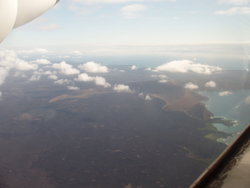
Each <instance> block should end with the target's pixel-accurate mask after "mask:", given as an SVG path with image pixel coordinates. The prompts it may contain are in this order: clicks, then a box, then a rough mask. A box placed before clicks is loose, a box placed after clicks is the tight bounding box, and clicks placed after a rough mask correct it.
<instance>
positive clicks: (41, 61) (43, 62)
mask: <svg viewBox="0 0 250 188" xmlns="http://www.w3.org/2000/svg"><path fill="white" fill-rule="evenodd" d="M32 63H36V64H39V65H49V64H51V62H50V61H49V60H47V59H37V60H35V61H32Z"/></svg>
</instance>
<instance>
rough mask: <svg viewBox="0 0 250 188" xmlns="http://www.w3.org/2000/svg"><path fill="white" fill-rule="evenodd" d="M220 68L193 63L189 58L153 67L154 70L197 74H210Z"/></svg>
mask: <svg viewBox="0 0 250 188" xmlns="http://www.w3.org/2000/svg"><path fill="white" fill-rule="evenodd" d="M221 70H222V69H221V68H220V67H217V66H210V65H205V64H200V63H195V62H193V61H190V60H180V61H171V62H169V63H166V64H163V65H160V66H158V67H156V68H155V69H154V71H156V72H175V73H188V72H194V73H198V74H207V75H209V74H212V73H213V72H216V71H221Z"/></svg>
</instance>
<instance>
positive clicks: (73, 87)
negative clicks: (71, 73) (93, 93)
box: [67, 86, 80, 91]
mask: <svg viewBox="0 0 250 188" xmlns="http://www.w3.org/2000/svg"><path fill="white" fill-rule="evenodd" d="M67 88H68V90H72V91H77V90H79V89H80V88H79V87H76V86H68V87H67Z"/></svg>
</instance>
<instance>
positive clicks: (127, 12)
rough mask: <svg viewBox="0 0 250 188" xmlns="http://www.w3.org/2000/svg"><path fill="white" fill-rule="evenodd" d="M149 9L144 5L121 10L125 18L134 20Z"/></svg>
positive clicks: (126, 7)
mask: <svg viewBox="0 0 250 188" xmlns="http://www.w3.org/2000/svg"><path fill="white" fill-rule="evenodd" d="M146 9H147V7H146V6H145V5H143V4H132V5H127V6H124V7H122V8H121V14H122V16H123V17H124V18H128V19H132V18H137V17H139V16H140V13H141V12H143V11H145V10H146Z"/></svg>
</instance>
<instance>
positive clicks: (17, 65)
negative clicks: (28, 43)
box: [0, 50, 38, 85]
mask: <svg viewBox="0 0 250 188" xmlns="http://www.w3.org/2000/svg"><path fill="white" fill-rule="evenodd" d="M12 69H14V70H17V71H34V70H37V69H38V66H37V65H36V64H32V63H31V62H27V61H24V60H22V59H19V58H18V57H17V55H16V53H15V52H14V51H11V50H1V51H0V85H2V84H3V83H4V82H5V80H6V78H7V76H8V75H9V71H10V70H12ZM20 75H21V74H20Z"/></svg>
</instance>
